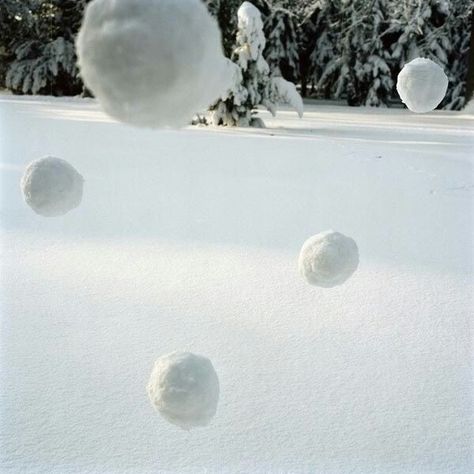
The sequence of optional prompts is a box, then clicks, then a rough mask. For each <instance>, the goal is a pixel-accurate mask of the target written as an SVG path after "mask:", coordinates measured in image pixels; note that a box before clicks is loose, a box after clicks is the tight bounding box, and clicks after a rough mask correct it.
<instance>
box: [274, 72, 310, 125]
mask: <svg viewBox="0 0 474 474" xmlns="http://www.w3.org/2000/svg"><path fill="white" fill-rule="evenodd" d="M270 90H271V92H270V96H271V97H272V98H273V101H274V102H276V103H280V104H287V105H289V106H291V107H292V108H293V109H295V110H296V113H297V114H298V117H299V118H301V117H303V111H304V106H303V99H302V98H301V96H300V95H299V93H298V91H297V90H296V86H295V85H294V84H293V83H292V82H290V81H287V80H286V79H283V77H280V76H277V77H272V78H271V79H270ZM268 109H269V110H270V112H272V114H273V115H275V114H276V108H275V110H273V108H272V107H271V106H269V107H268Z"/></svg>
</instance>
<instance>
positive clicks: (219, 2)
mask: <svg viewBox="0 0 474 474" xmlns="http://www.w3.org/2000/svg"><path fill="white" fill-rule="evenodd" d="M203 2H204V3H205V5H206V7H207V9H208V11H209V13H210V14H211V15H212V16H213V17H214V18H216V20H217V23H218V24H219V28H220V30H221V35H222V47H223V49H224V54H225V55H226V56H227V57H228V58H230V57H231V56H232V53H233V51H234V48H235V37H236V34H237V11H238V9H239V7H240V5H241V3H242V0H203ZM252 3H253V4H254V5H255V6H256V7H257V8H258V9H259V10H260V12H262V14H263V16H264V17H266V16H267V15H269V14H270V11H271V7H270V5H269V3H268V2H267V0H255V1H253V2H252Z"/></svg>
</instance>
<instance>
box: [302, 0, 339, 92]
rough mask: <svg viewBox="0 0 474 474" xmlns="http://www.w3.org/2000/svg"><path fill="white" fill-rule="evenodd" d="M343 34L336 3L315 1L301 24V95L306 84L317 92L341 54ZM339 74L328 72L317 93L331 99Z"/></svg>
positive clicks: (327, 0)
mask: <svg viewBox="0 0 474 474" xmlns="http://www.w3.org/2000/svg"><path fill="white" fill-rule="evenodd" d="M340 32H341V15H340V9H339V6H338V4H337V3H336V2H334V1H333V0H316V1H315V2H313V4H312V5H311V9H310V10H308V14H307V15H306V17H305V18H304V20H303V21H302V23H301V41H300V74H301V92H302V95H303V96H305V95H306V94H307V85H308V83H310V84H311V86H312V89H314V84H315V82H318V81H319V79H320V78H321V76H322V75H323V72H324V71H325V70H326V67H327V65H328V63H329V62H330V61H331V60H332V59H333V58H335V57H336V55H337V54H338V52H337V46H338V44H339V35H340ZM335 80H336V74H335V73H330V72H329V71H327V72H326V77H325V81H324V83H323V84H320V85H319V89H318V94H319V95H321V96H323V97H325V98H330V97H331V96H332V84H333V83H334V81H335Z"/></svg>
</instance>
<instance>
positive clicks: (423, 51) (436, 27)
mask: <svg viewBox="0 0 474 474" xmlns="http://www.w3.org/2000/svg"><path fill="white" fill-rule="evenodd" d="M473 3H474V2H473V1H472V0H400V1H397V2H395V1H389V0H373V1H370V2H368V1H364V0H353V1H348V0H316V1H314V2H309V3H308V5H309V6H310V9H309V10H308V9H307V10H306V12H307V16H306V17H305V19H304V20H303V22H302V25H301V30H302V40H301V43H300V44H301V47H300V69H301V72H302V78H301V85H302V92H303V94H306V93H307V87H308V86H309V85H312V86H313V88H312V92H315V93H316V94H317V95H319V96H323V97H326V98H338V97H344V98H346V99H347V101H348V103H350V104H352V105H357V104H365V105H381V104H388V103H389V102H390V101H391V100H394V99H395V100H396V99H397V96H396V92H395V88H394V81H393V79H394V78H395V77H396V75H397V74H398V72H399V71H400V70H401V68H402V67H403V66H404V64H406V63H407V62H409V61H410V60H411V59H414V58H415V57H419V56H422V57H426V58H429V59H432V60H433V61H435V62H437V63H438V64H440V65H441V66H442V67H443V68H444V69H445V71H446V73H447V75H448V77H449V79H450V85H449V88H448V92H447V95H446V99H445V101H444V104H445V107H447V108H460V107H462V104H463V103H464V94H465V92H464V90H465V80H466V74H467V52H468V44H469V38H470V23H471V16H470V15H471V11H472V6H473Z"/></svg>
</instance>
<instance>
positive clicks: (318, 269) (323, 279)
mask: <svg viewBox="0 0 474 474" xmlns="http://www.w3.org/2000/svg"><path fill="white" fill-rule="evenodd" d="M358 265H359V250H358V248H357V244H356V243H355V242H354V240H353V239H351V238H350V237H346V236H345V235H343V234H341V233H340V232H334V231H333V230H327V231H325V232H320V233H319V234H316V235H313V236H312V237H310V238H309V239H308V240H307V241H306V242H305V243H304V244H303V247H302V249H301V251H300V256H299V259H298V268H299V270H300V274H301V276H302V277H303V278H304V279H305V280H306V281H307V282H308V283H310V284H311V285H316V286H321V287H323V288H332V287H333V286H337V285H342V284H343V283H344V282H345V281H346V280H347V279H348V278H349V277H350V276H351V275H352V274H353V273H354V272H355V271H356V270H357V266H358Z"/></svg>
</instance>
